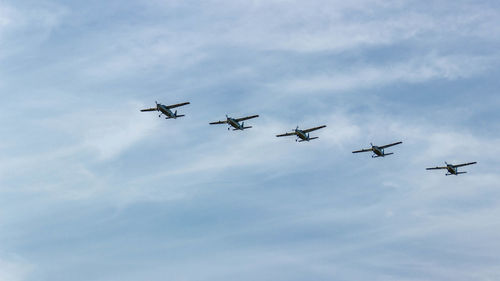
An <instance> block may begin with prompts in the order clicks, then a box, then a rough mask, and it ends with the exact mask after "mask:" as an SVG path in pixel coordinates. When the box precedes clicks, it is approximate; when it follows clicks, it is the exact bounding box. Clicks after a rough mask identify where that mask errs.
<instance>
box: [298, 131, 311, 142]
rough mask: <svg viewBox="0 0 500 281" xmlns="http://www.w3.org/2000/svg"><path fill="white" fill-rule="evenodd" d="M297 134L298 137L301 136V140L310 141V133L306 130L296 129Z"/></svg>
mask: <svg viewBox="0 0 500 281" xmlns="http://www.w3.org/2000/svg"><path fill="white" fill-rule="evenodd" d="M295 134H296V135H297V137H299V138H300V139H301V140H304V141H308V140H309V135H308V134H306V133H304V131H302V130H298V129H296V130H295Z"/></svg>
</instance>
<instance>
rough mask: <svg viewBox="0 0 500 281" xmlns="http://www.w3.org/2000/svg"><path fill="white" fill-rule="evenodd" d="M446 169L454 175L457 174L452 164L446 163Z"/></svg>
mask: <svg viewBox="0 0 500 281" xmlns="http://www.w3.org/2000/svg"><path fill="white" fill-rule="evenodd" d="M446 169H447V170H448V172H449V173H450V174H452V175H456V174H457V168H455V167H453V165H449V164H448V165H446Z"/></svg>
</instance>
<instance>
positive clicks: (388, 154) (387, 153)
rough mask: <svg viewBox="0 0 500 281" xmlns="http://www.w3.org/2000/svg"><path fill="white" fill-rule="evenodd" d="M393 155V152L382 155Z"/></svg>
mask: <svg viewBox="0 0 500 281" xmlns="http://www.w3.org/2000/svg"><path fill="white" fill-rule="evenodd" d="M393 154H394V152H390V153H385V154H384V157H385V156H388V155H393Z"/></svg>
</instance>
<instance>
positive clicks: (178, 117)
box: [175, 114, 186, 118]
mask: <svg viewBox="0 0 500 281" xmlns="http://www.w3.org/2000/svg"><path fill="white" fill-rule="evenodd" d="M184 116H186V115H183V114H181V115H176V116H175V117H177V118H179V117H184Z"/></svg>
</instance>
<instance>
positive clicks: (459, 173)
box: [457, 172, 467, 176]
mask: <svg viewBox="0 0 500 281" xmlns="http://www.w3.org/2000/svg"><path fill="white" fill-rule="evenodd" d="M461 174H467V172H458V173H457V176H458V175H461Z"/></svg>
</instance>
